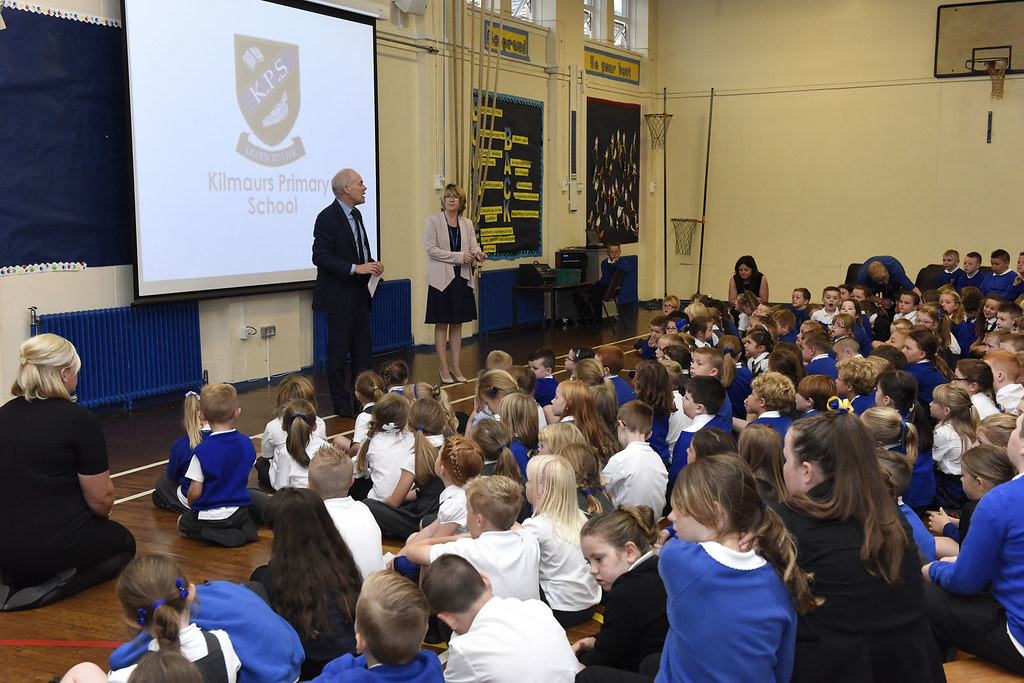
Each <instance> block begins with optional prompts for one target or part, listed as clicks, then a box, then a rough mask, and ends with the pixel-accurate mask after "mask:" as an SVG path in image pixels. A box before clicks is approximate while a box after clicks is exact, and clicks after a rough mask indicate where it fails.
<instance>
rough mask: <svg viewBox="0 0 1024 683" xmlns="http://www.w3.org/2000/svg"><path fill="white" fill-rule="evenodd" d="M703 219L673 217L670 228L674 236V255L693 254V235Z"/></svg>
mask: <svg viewBox="0 0 1024 683" xmlns="http://www.w3.org/2000/svg"><path fill="white" fill-rule="evenodd" d="M703 223H704V221H702V220H701V219H699V218H673V219H672V228H673V230H674V231H675V236H676V255H678V256H693V236H694V235H695V234H696V232H697V226H698V225H702V224H703Z"/></svg>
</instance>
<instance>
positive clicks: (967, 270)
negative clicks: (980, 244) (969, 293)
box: [957, 251, 985, 290]
mask: <svg viewBox="0 0 1024 683" xmlns="http://www.w3.org/2000/svg"><path fill="white" fill-rule="evenodd" d="M984 279H985V275H984V274H983V273H982V272H981V254H979V253H978V252H976V251H969V252H967V256H964V274H963V275H961V276H960V286H959V287H957V289H958V290H962V289H963V288H964V287H977V288H978V289H981V282H982V280H984Z"/></svg>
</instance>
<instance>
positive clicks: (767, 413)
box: [746, 370, 796, 441]
mask: <svg viewBox="0 0 1024 683" xmlns="http://www.w3.org/2000/svg"><path fill="white" fill-rule="evenodd" d="M750 389H751V391H750V396H748V397H747V401H746V407H747V412H748V413H750V414H752V415H754V416H755V417H754V419H753V420H752V421H751V422H750V423H749V424H760V425H767V426H769V427H771V428H772V429H774V430H775V431H777V432H778V433H779V436H780V437H782V440H783V441H785V440H786V430H788V429H789V426H790V425H791V424H793V419H792V418H791V417H790V413H792V412H793V411H794V410H795V409H796V388H795V387H794V386H793V382H792V380H790V379H789V378H788V377H786V376H785V375H783V374H781V373H778V372H772V371H770V370H769V371H768V372H764V373H761V374H760V375H758V376H757V377H755V378H754V381H753V382H752V383H751V385H750Z"/></svg>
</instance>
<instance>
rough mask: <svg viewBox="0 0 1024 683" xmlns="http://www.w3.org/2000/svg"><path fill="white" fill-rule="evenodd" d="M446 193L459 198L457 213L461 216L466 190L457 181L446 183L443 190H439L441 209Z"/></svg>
mask: <svg viewBox="0 0 1024 683" xmlns="http://www.w3.org/2000/svg"><path fill="white" fill-rule="evenodd" d="M448 194H453V195H455V196H456V197H458V198H459V215H460V216H461V215H462V214H463V212H464V211H465V210H466V191H465V190H463V189H462V186H461V185H459V184H458V183H448V184H447V185H445V186H444V191H443V192H441V211H444V208H445V207H444V198H445V195H448Z"/></svg>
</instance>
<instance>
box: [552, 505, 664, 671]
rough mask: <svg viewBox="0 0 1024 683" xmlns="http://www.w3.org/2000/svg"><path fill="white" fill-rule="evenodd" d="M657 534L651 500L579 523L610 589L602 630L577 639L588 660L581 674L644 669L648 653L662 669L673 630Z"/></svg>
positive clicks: (601, 580)
mask: <svg viewBox="0 0 1024 683" xmlns="http://www.w3.org/2000/svg"><path fill="white" fill-rule="evenodd" d="M657 538H658V524H657V518H656V517H655V514H654V513H653V512H652V511H651V508H649V507H647V506H646V505H641V506H637V507H634V506H632V505H620V506H618V507H616V508H614V509H611V510H608V511H607V512H602V513H601V514H599V515H597V516H595V517H593V518H591V519H590V520H589V521H588V522H587V523H586V524H584V525H583V528H582V529H580V547H581V550H582V551H583V557H584V559H585V560H586V561H587V563H588V565H589V566H590V575H591V576H593V577H594V579H595V580H596V581H597V583H598V585H599V586H601V588H603V589H604V591H605V607H604V621H603V622H602V624H601V630H600V631H598V633H597V635H596V636H591V637H589V638H583V639H581V640H578V641H576V642H575V643H573V645H572V650H573V652H575V653H576V657H577V658H578V659H579V660H580V663H581V664H584V665H586V668H585V669H584V670H583V671H582V672H581V673H580V676H579V677H578V678H577V680H605V678H604V677H603V676H602V675H601V669H602V668H604V667H608V668H611V669H617V670H620V671H639V670H640V664H641V662H643V661H644V659H651V660H653V664H654V669H655V670H656V669H657V661H658V656H659V653H660V652H661V647H662V644H663V643H664V642H665V634H666V633H667V632H668V620H667V618H666V616H665V586H664V584H663V583H662V581H661V577H660V576H659V575H658V556H657V554H656V553H655V548H654V542H655V541H656V540H657ZM644 671H646V667H645V670H644ZM609 678H611V677H609Z"/></svg>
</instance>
